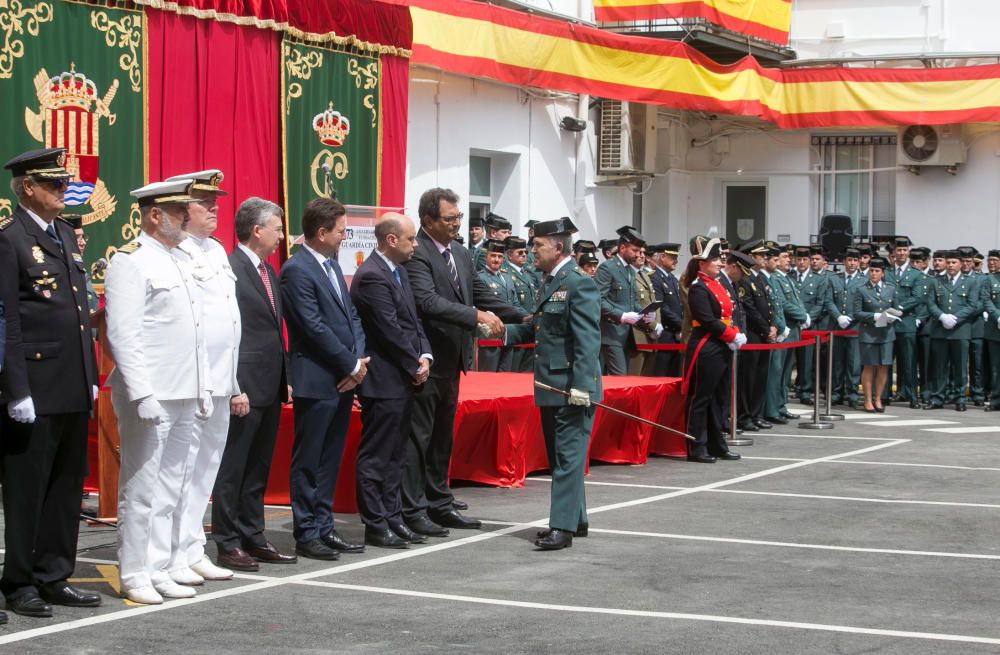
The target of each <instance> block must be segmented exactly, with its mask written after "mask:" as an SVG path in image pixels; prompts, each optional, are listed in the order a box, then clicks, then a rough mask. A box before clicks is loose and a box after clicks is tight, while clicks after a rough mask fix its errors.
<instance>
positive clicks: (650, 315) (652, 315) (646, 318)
mask: <svg viewBox="0 0 1000 655" xmlns="http://www.w3.org/2000/svg"><path fill="white" fill-rule="evenodd" d="M642 320H643V321H645V322H646V323H652V322H653V321H655V320H656V312H649V313H648V314H643V315H642Z"/></svg>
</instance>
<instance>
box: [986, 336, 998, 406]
mask: <svg viewBox="0 0 1000 655" xmlns="http://www.w3.org/2000/svg"><path fill="white" fill-rule="evenodd" d="M984 343H985V344H986V355H987V357H988V359H989V363H990V366H989V367H988V368H987V370H988V371H989V372H990V409H993V410H1000V341H993V340H990V339H986V340H984Z"/></svg>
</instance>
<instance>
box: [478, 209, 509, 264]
mask: <svg viewBox="0 0 1000 655" xmlns="http://www.w3.org/2000/svg"><path fill="white" fill-rule="evenodd" d="M483 226H484V227H485V228H486V242H487V243H489V242H490V241H499V242H501V243H503V240H504V239H506V238H507V237H509V236H510V232H511V230H512V229H513V226H512V225H511V224H510V221H508V220H507V219H506V218H504V217H503V216H498V215H497V214H492V213H491V214H488V215H487V216H486V220H485V221H483ZM473 262H474V263H475V265H476V270H477V271H484V270H486V248H485V247H483V248H479V249H478V250H476V255H475V259H473Z"/></svg>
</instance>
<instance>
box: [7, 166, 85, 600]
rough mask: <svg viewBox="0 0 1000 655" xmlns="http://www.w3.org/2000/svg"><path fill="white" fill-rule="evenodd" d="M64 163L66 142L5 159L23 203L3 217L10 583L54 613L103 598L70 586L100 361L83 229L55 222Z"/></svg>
mask: <svg viewBox="0 0 1000 655" xmlns="http://www.w3.org/2000/svg"><path fill="white" fill-rule="evenodd" d="M65 163H66V153H65V150H63V149H62V148H48V149H44V150H33V151H31V152H27V153H24V154H22V155H19V156H18V157H15V158H14V159H12V160H10V161H8V162H7V163H6V164H5V165H4V168H6V169H8V170H9V171H11V174H12V176H13V180H12V183H11V189H12V190H13V191H14V194H15V195H16V196H17V203H18V204H17V208H16V209H15V210H14V213H13V215H11V216H10V217H8V218H5V219H3V220H2V221H0V301H2V302H3V304H4V306H5V307H6V320H7V336H6V344H5V345H6V347H5V354H4V364H3V372H2V374H0V405H6V411H4V412H2V413H0V414H2V418H0V424H2V427H0V432H2V434H3V438H2V442H0V457H2V460H0V486H2V487H3V509H4V541H5V544H6V551H5V553H4V567H3V577H2V578H0V591H2V592H3V594H4V596H6V598H7V607H8V609H11V610H13V611H14V612H15V613H17V614H21V615H24V616H40V617H46V616H52V607H51V604H55V605H68V606H71V607H94V606H97V605H100V604H101V597H100V596H99V595H97V594H94V593H89V592H84V591H81V590H79V589H76V588H74V587H72V586H70V584H69V583H68V582H67V580H68V578H69V577H70V575H72V573H73V569H74V567H75V565H76V543H77V535H78V531H79V522H80V494H81V492H82V491H83V479H84V476H85V475H86V472H87V421H88V418H89V416H90V412H91V411H92V410H93V408H94V398H95V397H96V395H97V362H96V360H95V358H94V342H93V340H92V337H91V331H90V323H89V318H90V317H89V311H88V309H87V279H86V276H85V275H84V272H85V268H84V265H83V257H81V256H80V253H79V252H78V250H77V247H76V236H75V235H74V233H73V228H72V227H70V226H69V224H68V223H66V222H65V221H62V220H60V219H57V218H56V217H57V216H59V213H60V212H61V211H62V210H63V208H64V206H65V203H64V202H63V193H64V192H65V191H66V186H67V182H68V180H69V178H70V173H69V172H68V171H67V170H66V168H65ZM4 618H6V617H4Z"/></svg>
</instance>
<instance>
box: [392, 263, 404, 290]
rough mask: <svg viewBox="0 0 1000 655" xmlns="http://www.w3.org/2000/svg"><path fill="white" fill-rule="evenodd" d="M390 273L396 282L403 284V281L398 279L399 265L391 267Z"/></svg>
mask: <svg viewBox="0 0 1000 655" xmlns="http://www.w3.org/2000/svg"><path fill="white" fill-rule="evenodd" d="M392 275H393V277H395V278H396V284H398V285H399V286H403V281H402V280H400V279H399V267H398V266H397V267H396V268H394V269H392Z"/></svg>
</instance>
